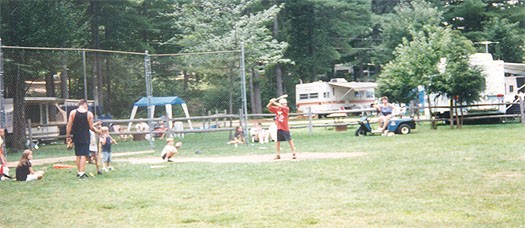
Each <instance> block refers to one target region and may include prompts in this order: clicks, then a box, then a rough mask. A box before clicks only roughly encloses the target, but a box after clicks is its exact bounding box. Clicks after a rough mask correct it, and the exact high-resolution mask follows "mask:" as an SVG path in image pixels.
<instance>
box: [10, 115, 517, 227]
mask: <svg viewBox="0 0 525 228" xmlns="http://www.w3.org/2000/svg"><path fill="white" fill-rule="evenodd" d="M353 130H354V129H349V130H348V131H346V132H335V131H334V130H333V129H325V128H316V129H314V134H312V135H309V134H308V133H307V130H305V129H298V130H293V131H292V132H293V137H294V139H295V142H296V144H297V148H298V151H299V152H318V153H328V152H343V153H354V152H364V153H366V154H365V155H364V156H358V157H352V158H340V159H319V160H301V159H298V160H296V161H292V160H286V161H279V162H261V163H200V162H188V163H163V164H129V163H125V162H120V163H115V164H114V166H115V168H116V170H115V171H113V172H110V173H105V174H103V175H100V176H95V177H91V178H89V179H88V180H84V181H80V180H77V179H76V178H75V170H56V169H51V168H50V167H51V164H48V165H42V166H37V167H35V169H36V170H42V169H45V170H46V176H45V178H44V179H43V180H41V181H37V182H28V183H24V182H22V183H21V182H16V181H4V182H0V191H1V195H2V198H1V200H0V204H1V205H2V214H1V215H0V227H223V226H225V227H309V226H314V227H392V226H396V227H480V226H481V227H487V226H489V227H520V226H521V227H522V226H525V213H524V211H525V146H524V145H525V134H524V131H525V127H524V126H522V125H521V124H516V123H512V124H498V125H468V126H464V128H463V129H454V130H451V129H449V128H448V126H440V127H439V129H438V130H430V129H429V126H428V125H418V129H416V130H415V131H413V133H411V134H410V135H405V136H400V135H396V136H392V137H381V136H366V137H355V136H353V134H354V132H353ZM222 134H225V133H222ZM226 138H227V137H223V136H222V135H220V136H218V135H212V134H196V135H187V136H186V137H185V139H184V141H183V142H184V145H183V148H182V150H181V151H180V154H179V157H196V156H201V157H209V156H231V155H246V154H267V155H268V156H273V150H274V149H273V146H274V144H269V145H266V146H265V147H261V146H259V145H250V146H240V147H239V148H234V147H233V146H232V145H226V144H225V142H226ZM155 146H156V147H155V150H156V152H155V153H154V154H153V153H151V154H149V155H148V156H151V155H156V156H157V155H158V154H159V151H160V150H161V148H162V144H161V143H160V142H158V141H157V142H156V144H155ZM63 148H64V146H63V145H58V146H44V147H42V148H41V149H40V150H39V151H37V152H35V154H36V155H35V159H38V158H43V157H46V156H47V155H46V154H45V153H48V154H49V156H60V155H71V153H72V152H71V151H65V150H64V149H63ZM114 148H115V150H116V153H118V152H119V151H133V150H137V151H138V150H145V149H149V144H147V143H144V142H142V143H137V142H133V143H131V142H128V143H126V142H121V143H119V144H118V145H115V146H114ZM46 150H48V151H55V152H46ZM195 152H198V153H195ZM283 152H284V155H283V156H284V157H287V156H288V157H289V156H290V154H289V153H288V152H289V148H288V145H287V144H284V145H283ZM17 156H19V154H14V155H13V154H10V155H9V159H10V161H13V160H17ZM137 156H139V155H137ZM140 156H143V155H140ZM298 156H299V158H300V156H301V154H300V153H299V154H298ZM70 164H72V163H70ZM88 171H89V172H93V171H94V167H93V166H92V165H90V166H88ZM11 172H12V173H14V169H12V171H11Z"/></svg>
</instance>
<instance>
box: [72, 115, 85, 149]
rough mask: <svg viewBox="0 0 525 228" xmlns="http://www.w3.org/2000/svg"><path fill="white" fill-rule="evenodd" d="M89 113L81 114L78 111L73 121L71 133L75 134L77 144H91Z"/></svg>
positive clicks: (74, 140) (74, 138)
mask: <svg viewBox="0 0 525 228" xmlns="http://www.w3.org/2000/svg"><path fill="white" fill-rule="evenodd" d="M87 116H88V112H79V111H78V109H77V111H76V114H75V119H74V120H73V126H72V127H71V133H72V134H73V142H75V143H89V124H88V118H87Z"/></svg>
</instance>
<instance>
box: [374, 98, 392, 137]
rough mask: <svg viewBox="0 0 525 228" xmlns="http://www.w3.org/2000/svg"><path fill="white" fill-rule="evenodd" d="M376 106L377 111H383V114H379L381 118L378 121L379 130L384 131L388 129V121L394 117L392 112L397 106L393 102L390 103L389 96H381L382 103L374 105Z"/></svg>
mask: <svg viewBox="0 0 525 228" xmlns="http://www.w3.org/2000/svg"><path fill="white" fill-rule="evenodd" d="M374 108H376V109H377V111H378V112H380V113H381V116H379V120H378V121H377V124H378V125H379V128H378V129H377V131H378V132H383V131H385V130H386V129H387V127H388V123H389V122H390V119H391V118H392V113H393V112H394V110H395V109H396V106H394V105H393V104H391V103H388V97H387V96H383V97H381V104H379V105H377V104H376V105H374Z"/></svg>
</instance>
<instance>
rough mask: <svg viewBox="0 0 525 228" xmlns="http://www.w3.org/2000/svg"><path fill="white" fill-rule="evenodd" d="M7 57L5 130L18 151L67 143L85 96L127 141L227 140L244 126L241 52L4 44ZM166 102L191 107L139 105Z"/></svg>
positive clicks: (104, 120) (9, 141)
mask: <svg viewBox="0 0 525 228" xmlns="http://www.w3.org/2000/svg"><path fill="white" fill-rule="evenodd" d="M1 52H2V63H3V71H2V72H3V74H2V76H3V80H2V82H3V84H4V86H3V88H5V90H4V91H3V94H4V99H3V101H4V103H5V105H3V110H2V111H3V112H2V114H3V117H2V118H1V119H2V121H3V122H2V125H1V126H2V127H3V128H5V129H6V131H7V136H8V137H7V142H8V144H9V145H10V146H15V147H17V148H20V146H21V145H20V144H25V146H26V147H27V146H29V145H28V142H29V143H31V142H36V141H38V140H46V141H47V140H61V139H63V137H64V135H65V125H66V122H67V117H68V114H69V112H70V111H71V110H74V109H75V108H76V106H77V102H78V100H79V99H87V100H88V101H89V104H90V107H91V110H92V111H93V113H94V114H95V118H96V119H97V120H101V121H102V122H103V124H104V125H106V126H109V127H110V130H112V131H113V134H115V135H117V136H118V137H121V138H122V139H125V138H127V137H126V136H129V138H131V139H135V140H144V139H146V140H145V142H147V139H151V138H152V137H151V135H153V136H154V137H157V138H160V137H162V138H164V137H171V136H181V134H182V133H186V134H187V133H204V132H217V131H219V132H220V131H221V130H224V132H223V134H217V133H214V134H210V135H213V137H221V138H224V141H227V140H228V138H229V137H231V135H232V129H233V128H234V127H235V126H238V125H240V117H241V116H242V115H240V112H241V111H242V91H241V90H242V88H241V76H240V75H241V74H240V67H241V63H240V62H241V58H240V56H241V55H240V51H235V50H234V51H221V52H207V53H188V54H148V53H147V52H145V53H137V52H118V51H107V50H91V49H68V48H59V49H57V48H35V47H11V46H2V49H1ZM148 74H149V75H148ZM149 77H150V78H149ZM148 79H149V81H148ZM165 97H178V99H180V101H179V102H183V103H184V108H183V106H182V105H180V103H169V102H168V103H148V104H153V105H154V106H152V107H153V108H151V109H149V108H147V106H146V107H143V106H139V107H138V108H137V105H136V102H138V101H139V100H140V99H141V98H148V101H149V100H150V99H151V98H165ZM134 108H136V112H133V110H134ZM149 112H151V113H150V115H148V113H149ZM4 117H5V118H4ZM131 119H133V120H131ZM23 129H25V130H23ZM164 132H166V133H164ZM207 137H208V136H207ZM28 139H29V140H28ZM152 141H153V140H150V142H152ZM157 141H158V140H157ZM152 146H153V145H152Z"/></svg>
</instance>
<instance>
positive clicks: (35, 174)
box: [16, 150, 44, 181]
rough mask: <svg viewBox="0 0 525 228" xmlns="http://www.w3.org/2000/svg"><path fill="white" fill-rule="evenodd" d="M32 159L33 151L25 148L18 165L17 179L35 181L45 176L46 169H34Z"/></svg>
mask: <svg viewBox="0 0 525 228" xmlns="http://www.w3.org/2000/svg"><path fill="white" fill-rule="evenodd" d="M31 159H33V151H31V150H25V151H24V153H22V157H20V162H18V166H17V167H16V180H17V181H34V180H40V179H42V178H43V177H44V171H34V170H33V167H32V165H31Z"/></svg>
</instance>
